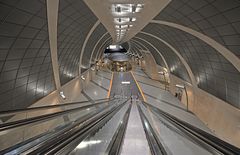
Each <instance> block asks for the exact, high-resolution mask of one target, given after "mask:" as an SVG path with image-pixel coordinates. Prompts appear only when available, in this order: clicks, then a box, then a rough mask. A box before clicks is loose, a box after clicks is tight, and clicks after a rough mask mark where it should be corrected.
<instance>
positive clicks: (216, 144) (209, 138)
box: [143, 102, 240, 155]
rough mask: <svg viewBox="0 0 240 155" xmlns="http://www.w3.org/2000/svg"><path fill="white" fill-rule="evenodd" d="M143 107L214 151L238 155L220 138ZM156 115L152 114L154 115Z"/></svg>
mask: <svg viewBox="0 0 240 155" xmlns="http://www.w3.org/2000/svg"><path fill="white" fill-rule="evenodd" d="M144 103H145V104H143V105H144V106H146V105H148V106H149V107H150V108H152V109H154V111H155V112H156V113H158V114H161V116H163V117H164V118H165V119H167V120H168V121H169V122H171V123H172V124H174V125H175V126H176V127H178V128H179V129H182V131H186V132H187V133H188V134H189V135H190V134H191V135H194V136H195V137H196V138H198V139H199V140H201V141H203V142H204V143H205V144H208V145H209V146H211V147H213V148H214V149H216V150H218V151H220V152H222V153H223V154H233V155H235V154H236V155H238V154H239V153H240V149H239V148H237V147H236V146H234V145H232V144H229V143H228V142H225V141H223V140H221V139H220V138H218V137H216V136H214V135H211V134H209V133H207V132H206V131H203V130H202V129H199V128H197V127H195V126H193V125H191V124H189V123H187V122H185V121H182V120H180V119H178V118H177V117H175V116H173V115H171V114H169V113H166V112H164V111H162V110H161V109H159V108H157V107H155V106H153V105H151V104H149V103H147V102H144ZM156 113H154V114H155V115H156Z"/></svg>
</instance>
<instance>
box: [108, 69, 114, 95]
mask: <svg viewBox="0 0 240 155" xmlns="http://www.w3.org/2000/svg"><path fill="white" fill-rule="evenodd" d="M112 81H113V72H112V77H111V81H110V86H109V89H108V95H107V98H109V97H110V94H111V89H112Z"/></svg>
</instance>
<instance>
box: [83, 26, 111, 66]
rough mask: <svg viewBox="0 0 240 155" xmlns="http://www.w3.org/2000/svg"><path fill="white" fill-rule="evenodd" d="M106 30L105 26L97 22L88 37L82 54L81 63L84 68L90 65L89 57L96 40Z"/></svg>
mask: <svg viewBox="0 0 240 155" xmlns="http://www.w3.org/2000/svg"><path fill="white" fill-rule="evenodd" d="M106 32H107V30H106V29H105V27H104V26H103V25H102V24H99V25H98V27H97V28H96V29H95V30H94V31H93V33H92V35H91V36H90V38H89V39H88V42H87V45H86V47H85V51H84V54H83V60H82V61H83V62H82V65H83V66H84V67H86V68H89V67H90V65H91V61H90V57H91V55H92V52H93V48H94V46H95V44H96V43H97V42H98V40H99V39H100V38H101V37H102V35H104V34H105V33H106Z"/></svg>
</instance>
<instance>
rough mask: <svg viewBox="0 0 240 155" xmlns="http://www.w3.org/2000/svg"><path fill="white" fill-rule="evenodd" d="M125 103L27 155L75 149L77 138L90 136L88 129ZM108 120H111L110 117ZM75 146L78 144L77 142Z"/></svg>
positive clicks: (96, 116)
mask: <svg viewBox="0 0 240 155" xmlns="http://www.w3.org/2000/svg"><path fill="white" fill-rule="evenodd" d="M127 101H128V100H126V101H124V102H123V103H121V104H118V105H114V106H113V107H110V109H108V110H107V111H105V112H103V113H102V114H101V113H99V115H98V114H97V115H95V116H94V117H93V118H90V120H87V121H86V122H84V123H83V125H80V126H79V125H78V126H77V128H78V129H77V128H76V127H74V128H73V129H70V130H68V131H67V132H69V134H66V133H65V134H63V135H61V136H60V137H57V139H52V140H50V141H49V142H47V143H45V144H43V145H42V146H40V147H38V148H37V149H34V150H33V151H31V152H28V153H29V154H30V155H31V154H33V155H34V154H58V153H57V152H58V151H60V150H64V149H65V148H66V147H67V148H68V149H69V148H72V147H73V146H74V147H76V146H75V145H76V143H75V140H76V139H75V138H77V137H78V138H80V139H81V140H83V139H82V136H83V135H86V132H87V133H88V132H90V135H91V134H92V133H91V129H90V128H92V127H94V126H95V124H97V123H98V122H101V120H103V119H105V118H106V117H108V115H109V114H111V113H114V111H118V109H119V108H121V107H122V106H124V105H125V104H126V102H127ZM110 118H112V116H111V117H110ZM110 118H109V119H110ZM105 123H106V122H105ZM105 123H103V124H105ZM75 129H76V130H75ZM74 130H75V131H74ZM74 137H75V138H74ZM77 144H79V142H78V143H77ZM39 151H40V152H39ZM65 151H66V150H65ZM68 153H69V152H68ZM68 153H60V154H68Z"/></svg>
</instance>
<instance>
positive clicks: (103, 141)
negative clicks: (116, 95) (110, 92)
mask: <svg viewBox="0 0 240 155" xmlns="http://www.w3.org/2000/svg"><path fill="white" fill-rule="evenodd" d="M128 106H129V104H127V105H125V106H124V107H123V108H122V109H120V110H119V111H118V112H117V114H115V115H114V116H113V117H112V119H111V120H110V121H108V122H107V123H106V124H105V126H103V127H102V128H101V129H100V130H99V131H98V132H97V133H95V134H94V135H89V137H87V138H86V139H85V140H84V141H82V142H81V143H80V144H79V145H78V146H77V147H76V148H75V149H74V150H73V151H72V152H71V153H70V155H79V154H84V155H104V153H105V151H106V149H107V147H108V145H109V143H110V142H111V139H112V137H113V135H114V133H115V131H116V130H117V127H118V124H119V123H120V122H121V120H122V118H123V115H124V114H125V112H126V110H127V108H128Z"/></svg>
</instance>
